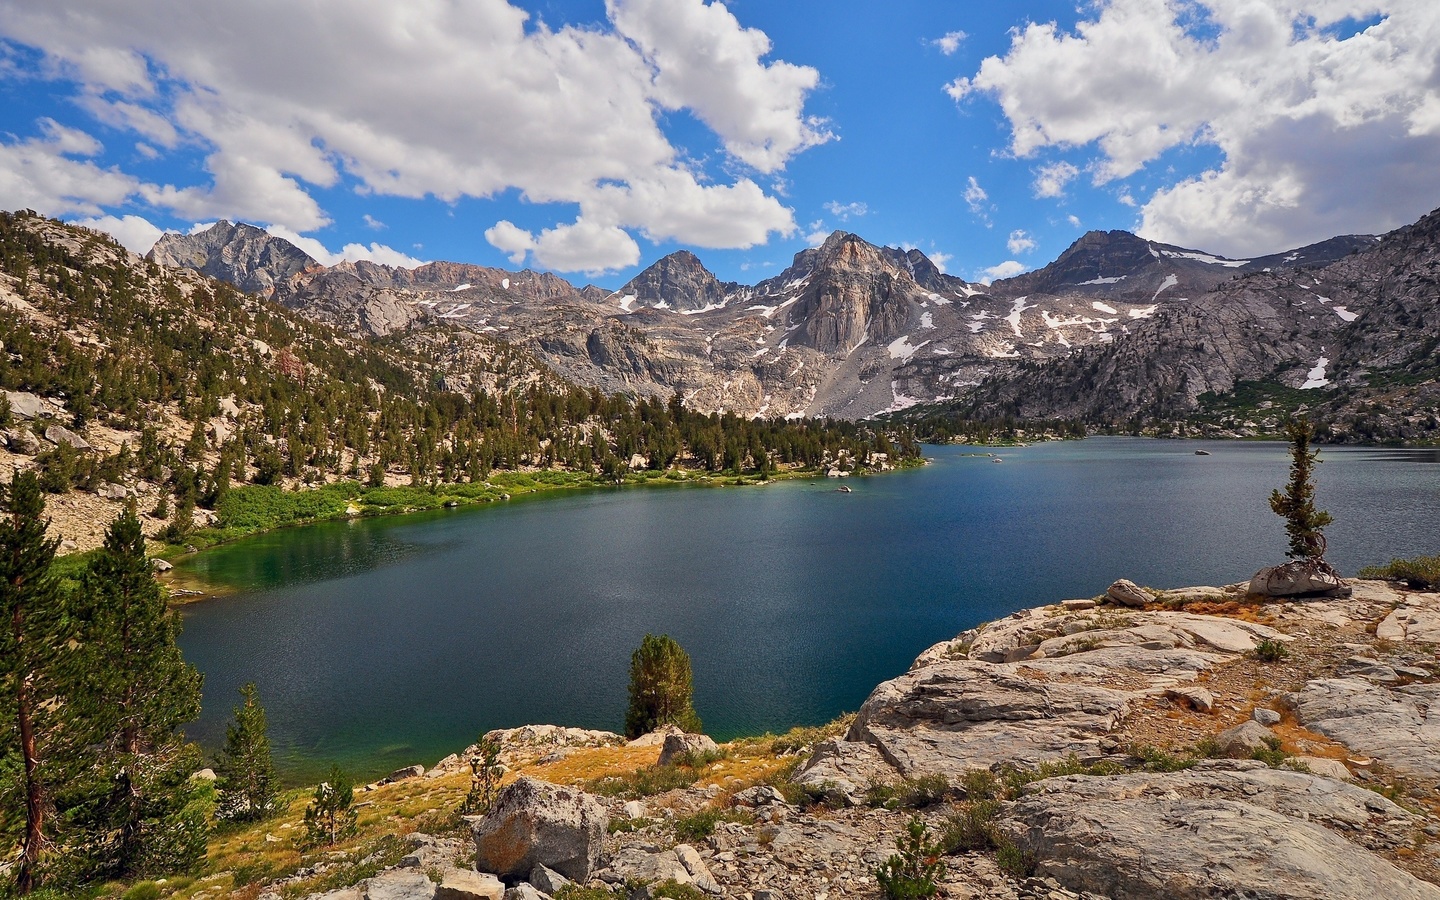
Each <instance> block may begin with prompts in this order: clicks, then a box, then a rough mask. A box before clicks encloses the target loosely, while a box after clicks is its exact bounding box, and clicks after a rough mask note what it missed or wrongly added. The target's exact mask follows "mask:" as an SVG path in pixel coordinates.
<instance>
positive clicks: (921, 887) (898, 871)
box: [875, 816, 945, 900]
mask: <svg viewBox="0 0 1440 900" xmlns="http://www.w3.org/2000/svg"><path fill="white" fill-rule="evenodd" d="M895 849H896V850H897V851H898V852H896V853H892V854H890V858H889V859H887V860H885V863H884V865H882V866H880V867H878V868H877V869H875V880H876V881H878V882H880V890H881V891H883V892H884V893H885V896H886V897H887V898H888V900H921V898H925V897H934V896H935V894H936V892H937V891H938V890H939V886H938V885H937V884H936V881H937V880H938V879H939V878H941V877H942V876H943V875H944V873H945V864H944V863H943V862H941V861H940V856H941V853H942V848H941V847H940V845H939V844H937V843H936V842H935V841H934V840H932V839H931V837H930V829H929V828H927V827H926V825H925V822H924V821H923V820H921V818H920V817H919V816H915V817H914V818H912V819H911V820H910V822H909V824H907V825H906V826H905V833H904V834H902V835H900V836H899V837H898V838H896V839H895Z"/></svg>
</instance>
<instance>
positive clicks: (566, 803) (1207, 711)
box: [262, 581, 1440, 900]
mask: <svg viewBox="0 0 1440 900" xmlns="http://www.w3.org/2000/svg"><path fill="white" fill-rule="evenodd" d="M1350 586H1351V588H1352V591H1351V593H1350V595H1349V596H1345V597H1327V598H1309V599H1305V598H1301V599H1294V600H1288V601H1275V600H1266V599H1263V598H1259V597H1256V596H1253V595H1250V594H1248V593H1247V591H1246V587H1247V585H1244V584H1240V585H1231V586H1228V587H1195V588H1186V589H1183V590H1174V591H1152V590H1149V589H1139V588H1135V587H1134V586H1133V585H1129V586H1128V587H1127V586H1126V585H1124V584H1120V583H1117V585H1116V586H1115V587H1113V588H1112V590H1111V591H1110V592H1109V593H1108V594H1106V595H1103V596H1101V597H1097V598H1078V599H1073V600H1066V601H1064V602H1062V603H1057V604H1055V605H1052V606H1044V607H1038V608H1035V609H1029V610H1024V611H1021V612H1018V613H1015V614H1014V615H1012V616H1010V617H1008V618H1005V619H1002V620H999V621H996V622H992V623H989V624H986V625H982V626H980V627H978V628H975V629H972V630H970V631H967V632H965V633H964V634H961V635H959V636H957V637H956V638H954V639H952V640H949V641H945V642H943V643H940V644H937V645H936V646H934V647H931V648H929V649H928V650H926V651H925V652H924V653H922V654H921V655H920V656H919V657H918V658H917V659H916V660H915V662H914V664H913V665H912V666H911V668H910V670H909V671H908V672H905V673H904V674H901V675H899V676H898V677H896V678H894V679H892V680H890V681H887V682H885V683H883V684H881V685H879V686H877V687H876V688H875V690H874V691H873V692H872V693H871V695H870V697H869V699H867V700H866V701H865V704H864V705H863V706H862V707H861V709H860V711H859V712H858V714H857V715H856V716H855V717H854V718H853V720H851V721H850V722H849V723H848V727H846V728H845V729H844V730H843V732H840V733H833V734H832V736H831V737H829V738H828V739H825V740H818V741H814V742H812V743H811V744H810V745H809V746H807V747H804V748H797V749H796V751H795V752H794V753H793V754H792V756H793V758H792V759H791V760H790V762H791V765H786V766H783V767H782V768H780V769H779V770H778V772H774V771H772V772H770V773H768V774H767V775H766V776H765V777H762V778H746V777H745V775H744V773H737V774H731V775H723V774H720V773H721V772H723V771H724V769H725V767H724V765H723V764H721V763H713V764H712V763H710V762H709V761H710V760H714V759H722V758H723V756H724V754H725V752H726V750H727V748H726V747H723V746H722V747H720V748H715V749H714V750H711V749H709V747H710V746H713V745H709V744H708V740H706V739H703V738H696V737H692V736H680V735H666V734H656V735H649V736H646V737H645V738H642V739H641V740H640V741H639V742H634V743H631V744H628V745H627V744H626V743H625V742H624V741H623V739H621V738H620V737H619V736H617V735H612V734H608V733H606V732H591V731H580V730H576V729H564V728H557V727H554V726H532V727H529V728H524V729H512V730H510V731H505V732H496V733H494V734H493V735H492V736H493V737H495V738H496V739H497V740H499V741H501V743H502V746H503V748H504V750H503V753H502V761H503V762H504V763H505V765H506V767H507V769H508V770H509V772H511V773H513V774H514V775H515V776H516V777H515V778H514V780H513V781H509V783H508V786H507V787H506V788H505V790H504V791H503V792H502V794H501V796H500V798H499V801H498V802H497V804H496V806H495V807H494V808H493V809H492V810H491V812H490V814H489V815H488V816H484V817H474V818H472V819H470V820H469V821H468V822H467V823H466V825H465V828H464V830H462V831H457V832H452V833H450V834H448V835H430V834H421V833H415V834H410V835H408V836H407V838H406V840H407V841H408V842H409V847H410V848H411V849H410V852H409V855H407V856H406V857H405V858H404V859H402V860H401V862H400V864H399V865H398V866H395V867H392V868H389V869H387V870H385V871H382V872H380V873H379V874H377V875H374V876H373V877H371V878H369V879H367V880H365V881H362V882H360V883H358V884H355V885H352V886H349V887H344V888H341V889H339V890H332V891H330V892H327V893H324V894H318V895H313V896H317V897H324V898H325V900H461V898H481V897H485V898H496V900H501V898H504V900H535V898H544V897H555V896H559V897H561V898H564V897H567V896H569V897H584V898H588V897H592V896H597V897H598V896H609V895H610V894H599V893H585V892H581V891H580V890H579V889H578V888H579V886H581V885H589V887H590V889H591V890H608V891H612V892H613V895H614V896H620V897H633V898H639V897H647V898H648V897H661V896H664V897H695V896H707V897H725V898H740V900H780V898H785V900H791V898H797V900H798V898H803V900H839V898H879V897H881V896H883V895H882V892H881V889H880V887H879V885H878V884H877V880H876V877H875V874H874V872H875V869H876V867H877V866H880V865H882V864H883V863H884V862H885V860H886V859H887V858H888V857H890V856H891V854H893V853H895V852H896V838H897V836H899V835H900V834H901V833H902V832H903V831H904V830H905V828H906V826H907V824H908V823H910V822H911V821H912V819H913V818H915V817H918V819H919V820H920V821H921V822H923V823H925V825H926V828H927V829H928V833H929V834H930V835H931V836H933V837H934V839H935V840H936V841H939V842H941V843H943V844H945V846H944V849H943V851H938V850H937V851H936V854H937V855H938V856H939V858H938V861H939V862H940V863H941V864H942V866H943V868H942V870H941V871H942V874H941V875H940V877H939V878H938V883H939V893H938V895H939V896H942V897H954V898H975V900H981V898H983V900H1002V898H1004V900H1029V898H1037V900H1038V898H1046V900H1062V898H1113V900H1132V898H1133V900H1138V898H1154V897H1165V898H1174V900H1190V898H1195V900H1199V898H1214V897H1245V898H1356V900H1377V898H1387V900H1409V898H1433V900H1440V887H1437V886H1436V884H1437V883H1440V843H1437V842H1436V841H1435V838H1436V837H1440V816H1437V810H1440V806H1437V793H1436V789H1437V784H1440V725H1437V717H1436V716H1435V715H1432V712H1431V710H1432V703H1433V702H1434V701H1435V700H1436V698H1437V695H1440V683H1437V673H1440V658H1437V655H1436V648H1437V645H1440V594H1427V593H1416V592H1411V591H1407V590H1404V589H1402V588H1399V587H1397V586H1395V585H1392V584H1388V583H1384V582H1376V581H1356V582H1352V583H1350ZM667 742H668V744H667ZM686 751H688V752H689V753H690V756H689V757H682V758H687V759H689V760H691V761H692V762H694V761H695V760H696V758H697V755H698V758H699V763H698V764H699V766H700V768H701V770H704V771H709V772H711V773H712V775H713V777H710V778H704V779H700V781H699V782H698V783H696V784H694V785H691V786H688V787H679V788H674V789H671V790H668V791H663V792H660V793H656V794H653V795H650V796H646V797H643V798H641V799H630V798H627V796H625V795H623V794H621V795H617V796H597V795H596V794H592V793H587V792H586V791H585V790H582V789H581V788H582V785H581V784H579V783H577V782H576V780H575V779H567V778H565V777H563V772H564V771H565V766H564V764H562V761H568V762H571V763H574V762H576V761H579V760H582V759H584V758H586V755H587V754H591V755H604V754H611V755H612V756H615V757H616V758H619V756H618V755H621V754H623V755H624V759H626V760H633V759H642V760H650V763H651V765H654V764H655V763H658V762H659V759H660V756H661V754H662V752H664V753H668V754H669V755H670V756H675V754H676V753H684V752H686ZM647 754H653V757H654V759H653V760H651V759H650V756H649V755H647ZM465 759H466V754H458V755H456V756H455V757H451V758H449V759H447V760H445V761H443V762H442V763H441V764H440V765H438V766H437V767H436V768H435V769H434V770H432V771H431V772H429V773H426V774H425V775H424V776H423V777H425V778H440V777H445V776H447V775H453V774H454V773H456V772H459V771H468V767H466V765H465ZM411 774H416V773H411ZM532 776H538V777H532ZM542 779H548V780H542ZM507 780H508V779H507ZM593 784H594V783H593V781H592V782H590V785H591V786H592V787H593ZM697 821H702V822H705V821H708V823H709V827H708V828H706V829H698V828H697V826H696V824H695V823H696V822H697ZM941 853H943V855H939V854H941ZM570 882H574V883H575V886H573V887H570V888H565V887H563V885H565V884H567V883H570ZM662 886H663V887H662ZM687 891H688V893H687ZM279 895H280V891H278V890H276V891H275V896H279ZM263 896H264V895H263V894H262V897H263Z"/></svg>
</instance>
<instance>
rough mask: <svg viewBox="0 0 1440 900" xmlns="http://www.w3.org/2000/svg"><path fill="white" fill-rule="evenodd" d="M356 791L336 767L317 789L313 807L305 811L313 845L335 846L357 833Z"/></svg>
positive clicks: (307, 836) (313, 797) (313, 798)
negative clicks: (342, 839)
mask: <svg viewBox="0 0 1440 900" xmlns="http://www.w3.org/2000/svg"><path fill="white" fill-rule="evenodd" d="M354 802H355V787H354V785H353V784H352V783H351V782H350V776H348V775H346V774H345V772H344V771H342V770H341V768H340V767H339V766H337V765H332V766H331V767H330V775H329V777H328V778H327V779H326V780H325V781H322V782H321V783H320V784H318V785H316V786H315V793H314V794H313V795H312V796H311V798H310V805H309V806H307V807H305V835H306V838H307V839H308V842H309V843H310V844H311V845H312V846H315V845H318V844H322V843H323V844H329V845H331V846H334V844H335V843H336V842H337V841H339V840H340V839H341V838H344V837H349V836H350V835H352V834H354V833H355V818H356V813H355V807H354Z"/></svg>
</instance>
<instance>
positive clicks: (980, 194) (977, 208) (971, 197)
mask: <svg viewBox="0 0 1440 900" xmlns="http://www.w3.org/2000/svg"><path fill="white" fill-rule="evenodd" d="M989 199H990V195H989V194H987V193H985V189H984V188H982V187H981V186H980V182H978V181H976V180H975V176H974V175H971V176H970V179H969V181H968V182H967V183H966V186H965V205H966V206H969V207H970V212H972V213H974V214H975V215H977V216H983V215H985V203H986V201H988V200H989Z"/></svg>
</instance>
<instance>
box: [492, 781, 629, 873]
mask: <svg viewBox="0 0 1440 900" xmlns="http://www.w3.org/2000/svg"><path fill="white" fill-rule="evenodd" d="M609 824H610V816H609V815H608V814H606V812H605V808H604V807H603V806H601V805H600V804H599V802H597V801H596V799H595V798H594V797H591V796H590V795H589V794H586V793H584V792H583V791H580V790H577V789H575V788H564V787H558V786H556V785H553V784H549V783H548V782H544V781H538V780H536V779H534V778H527V777H521V778H519V779H517V780H515V781H514V782H512V783H511V784H510V785H508V786H507V787H506V788H505V789H504V790H503V791H501V792H500V796H499V797H497V798H496V800H495V806H494V808H493V809H491V811H490V813H489V814H488V815H486V816H485V817H484V818H483V819H481V820H480V821H479V822H477V823H476V824H475V868H477V869H479V870H480V871H482V872H493V873H494V874H496V875H500V876H501V877H521V878H523V877H524V876H526V875H528V874H530V870H531V869H533V868H535V866H537V865H545V866H549V867H550V868H552V869H554V870H555V871H557V872H559V873H560V874H562V875H564V876H565V877H566V878H569V879H571V880H573V881H580V882H584V881H585V880H586V879H588V878H589V877H590V872H591V871H592V870H593V869H594V868H595V865H596V863H597V862H598V861H599V859H600V849H601V842H602V841H603V840H604V837H605V829H606V828H607V827H608V826H609Z"/></svg>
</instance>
